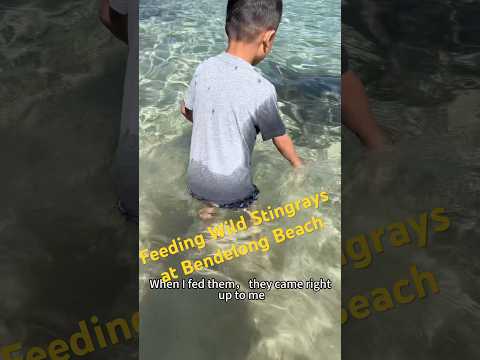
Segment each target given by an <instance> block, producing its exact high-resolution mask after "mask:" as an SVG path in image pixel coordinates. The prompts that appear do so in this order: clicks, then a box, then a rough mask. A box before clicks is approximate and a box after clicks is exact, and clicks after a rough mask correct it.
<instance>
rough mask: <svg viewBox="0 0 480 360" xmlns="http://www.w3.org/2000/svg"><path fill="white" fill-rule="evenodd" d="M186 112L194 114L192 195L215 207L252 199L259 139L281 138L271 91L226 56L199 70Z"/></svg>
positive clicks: (246, 65) (247, 67) (242, 63)
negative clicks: (254, 149)
mask: <svg viewBox="0 0 480 360" xmlns="http://www.w3.org/2000/svg"><path fill="white" fill-rule="evenodd" d="M185 107H186V108H187V109H190V110H192V111H193V133H192V141H191V150H190V164H189V168H188V184H189V188H190V191H191V192H192V194H193V195H194V196H195V197H197V198H201V199H204V200H208V201H211V202H215V203H217V204H219V205H228V204H231V203H235V202H239V201H242V200H245V199H247V198H249V197H251V196H252V195H254V194H255V192H256V191H257V190H256V187H255V185H254V184H253V182H252V175H251V156H252V151H253V148H254V145H255V140H256V136H257V133H259V132H260V133H261V135H262V138H263V140H269V139H272V138H274V137H277V136H281V135H283V134H285V127H284V125H283V123H282V121H281V119H280V116H279V113H278V108H277V99H276V92H275V88H274V87H273V85H272V84H271V83H270V82H269V81H268V80H266V79H265V78H263V77H262V76H261V75H260V74H259V73H258V72H256V71H255V70H254V68H253V66H252V65H251V64H249V63H248V62H247V61H245V60H243V59H241V58H239V57H236V56H233V55H231V54H229V53H226V52H225V53H222V54H220V55H218V56H216V57H213V58H210V59H208V60H207V61H205V62H204V63H202V64H201V65H200V66H199V67H198V68H197V70H196V72H195V75H194V78H193V79H192V81H191V84H190V88H189V90H188V92H187V95H186V98H185Z"/></svg>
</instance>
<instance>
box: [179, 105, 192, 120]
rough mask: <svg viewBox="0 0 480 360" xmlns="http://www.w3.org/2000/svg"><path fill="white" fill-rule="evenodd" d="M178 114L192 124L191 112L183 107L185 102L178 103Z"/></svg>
mask: <svg viewBox="0 0 480 360" xmlns="http://www.w3.org/2000/svg"><path fill="white" fill-rule="evenodd" d="M180 112H181V113H182V115H183V116H184V117H185V119H187V120H188V121H190V122H191V123H193V111H192V110H190V109H187V108H186V107H185V101H183V100H182V101H181V102H180Z"/></svg>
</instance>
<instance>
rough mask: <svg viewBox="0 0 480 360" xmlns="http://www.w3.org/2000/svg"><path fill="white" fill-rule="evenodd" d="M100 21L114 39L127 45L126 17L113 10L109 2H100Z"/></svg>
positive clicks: (103, 0) (104, 0)
mask: <svg viewBox="0 0 480 360" xmlns="http://www.w3.org/2000/svg"><path fill="white" fill-rule="evenodd" d="M100 21H101V22H102V23H103V25H105V27H106V28H107V29H108V30H110V32H111V33H112V34H113V35H114V36H115V37H116V38H118V39H120V40H122V41H123V42H124V43H125V44H128V16H127V15H122V14H119V13H117V12H116V11H115V10H113V9H112V8H111V7H110V1H109V0H102V1H101V6H100Z"/></svg>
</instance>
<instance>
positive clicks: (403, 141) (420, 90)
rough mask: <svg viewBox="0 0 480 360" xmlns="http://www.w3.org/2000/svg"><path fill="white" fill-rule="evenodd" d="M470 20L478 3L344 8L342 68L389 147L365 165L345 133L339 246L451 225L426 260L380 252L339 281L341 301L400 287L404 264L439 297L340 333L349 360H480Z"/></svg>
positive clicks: (478, 82)
mask: <svg viewBox="0 0 480 360" xmlns="http://www.w3.org/2000/svg"><path fill="white" fill-rule="evenodd" d="M359 14H361V16H359ZM478 14H479V7H478V2H475V1H461V2H450V1H438V2H434V3H432V2H404V1H395V0H388V1H371V0H366V1H362V2H353V1H347V2H345V8H344V10H343V16H344V17H343V19H344V21H345V23H344V27H343V29H342V32H343V40H344V42H345V43H346V45H347V48H348V49H349V51H350V57H351V67H352V69H354V70H355V71H356V72H357V73H358V74H359V75H360V77H361V78H362V79H363V80H364V83H365V85H366V87H367V91H368V93H369V95H370V102H371V105H372V108H373V112H374V114H375V116H376V119H377V121H378V122H379V123H380V125H381V126H382V127H383V128H384V129H385V130H386V131H387V133H388V134H389V136H390V137H391V138H392V139H393V141H394V145H393V146H392V148H391V149H389V150H387V151H384V152H380V153H377V154H371V153H367V152H365V151H364V150H362V149H361V147H360V146H359V144H358V141H357V140H356V139H355V137H354V136H353V135H352V134H351V133H349V132H348V131H347V130H346V131H344V132H343V134H344V142H343V149H344V151H343V158H342V171H343V173H342V182H343V185H344V188H343V189H342V190H343V191H342V204H343V212H342V219H343V228H342V238H344V239H349V238H350V237H351V236H354V235H357V234H360V233H364V232H366V231H371V230H373V229H376V228H377V227H380V226H386V225H388V224H390V223H392V222H396V221H399V220H403V219H406V218H409V217H412V216H416V215H418V214H420V213H422V212H423V211H429V210H431V209H432V208H434V207H443V208H445V209H446V210H447V211H448V216H449V217H450V220H451V223H452V225H451V227H450V229H448V231H446V232H445V233H443V234H431V236H430V245H429V246H428V247H427V248H426V249H418V248H415V247H412V246H405V247H404V248H401V249H389V250H388V251H386V252H385V254H384V255H382V257H381V259H380V258H378V259H377V260H374V263H373V265H372V266H371V267H370V268H369V269H368V270H366V271H359V270H352V269H351V268H346V269H344V270H345V271H342V274H343V279H344V281H343V288H342V289H343V292H342V296H344V298H345V300H347V299H349V298H350V297H351V296H353V295H356V294H357V293H359V292H360V291H368V290H370V289H372V288H374V287H377V286H389V284H393V282H394V281H396V280H398V279H403V278H405V276H406V275H407V274H408V266H409V265H410V264H412V263H415V264H417V265H418V267H419V268H420V269H421V270H422V271H431V272H432V273H433V274H434V275H435V276H436V277H437V280H438V282H439V288H440V293H438V294H437V295H434V296H429V297H427V298H425V299H422V300H418V299H417V301H414V302H413V303H412V304H408V305H403V306H399V307H398V308H396V309H395V310H392V311H389V312H386V313H384V314H373V315H372V316H370V317H369V318H368V319H367V320H361V321H351V322H350V323H348V324H347V325H345V326H344V327H343V328H342V330H343V332H342V336H343V339H344V347H343V355H344V357H345V358H347V359H369V360H371V359H407V358H412V359H420V358H421V359H452V358H458V359H475V358H478V357H479V353H480V350H479V348H478V345H477V343H478V341H477V337H478V336H477V334H478V331H479V323H480V322H479V319H480V310H479V309H480V307H479V292H478V288H479V287H478V285H479V280H478V279H479V277H478V273H479V272H478V250H479V245H478V244H479V243H478V235H479V232H478V225H477V224H478V209H479V203H480V202H479V188H480V187H479V184H480V177H479V173H478V168H479V153H478V141H479V139H480V136H479V134H480V127H479V118H480V117H479V114H480V102H479V99H480V77H479V73H478V64H479V62H478V59H479V56H480V52H479V45H480V42H479V40H478V37H476V36H474V35H473V34H476V33H478V25H477V24H478V22H477V21H476V20H475V19H478ZM366 344H369V345H366Z"/></svg>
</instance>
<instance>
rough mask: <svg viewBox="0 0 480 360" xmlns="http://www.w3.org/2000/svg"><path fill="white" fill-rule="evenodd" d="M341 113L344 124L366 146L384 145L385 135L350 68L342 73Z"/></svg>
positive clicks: (356, 77)
mask: <svg viewBox="0 0 480 360" xmlns="http://www.w3.org/2000/svg"><path fill="white" fill-rule="evenodd" d="M342 115H343V118H342V120H343V123H344V124H345V126H347V127H348V128H349V129H350V130H352V131H353V132H355V133H356V134H357V135H358V137H359V138H360V140H361V141H362V142H363V143H364V144H365V145H366V146H367V147H368V148H370V149H381V148H383V147H384V146H385V144H386V139H385V136H384V134H383V132H382V130H381V129H380V127H379V126H378V125H377V123H376V121H375V119H374V117H373V114H372V112H371V111H370V108H369V106H368V97H367V94H366V93H365V88H364V86H363V84H362V82H361V81H360V79H359V78H358V76H357V75H355V73H353V72H352V71H351V70H349V71H347V72H346V73H345V74H343V75H342Z"/></svg>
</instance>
